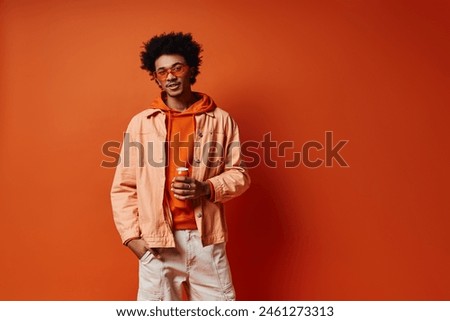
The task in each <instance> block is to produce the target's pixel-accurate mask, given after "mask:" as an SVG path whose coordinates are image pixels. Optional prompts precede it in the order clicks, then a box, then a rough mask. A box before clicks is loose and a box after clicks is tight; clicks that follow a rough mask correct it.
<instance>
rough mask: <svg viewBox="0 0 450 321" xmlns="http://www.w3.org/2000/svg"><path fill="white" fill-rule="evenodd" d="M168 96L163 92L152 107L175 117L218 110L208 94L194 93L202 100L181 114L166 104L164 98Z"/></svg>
mask: <svg viewBox="0 0 450 321" xmlns="http://www.w3.org/2000/svg"><path fill="white" fill-rule="evenodd" d="M166 95H167V94H166V93H165V92H161V95H159V96H158V98H156V99H155V100H154V101H153V102H152V104H151V107H152V108H156V109H160V110H163V111H164V112H168V113H169V114H171V116H173V117H183V116H192V115H197V114H201V113H206V112H208V111H212V110H214V109H215V108H216V103H215V102H214V101H213V100H212V98H211V97H209V96H208V95H207V94H204V93H200V92H194V95H195V96H197V97H198V98H200V99H198V100H197V101H196V102H195V103H193V104H192V105H190V106H189V107H188V108H187V109H185V110H184V111H182V112H180V111H178V110H175V109H172V108H170V107H169V106H167V105H166V103H165V102H164V98H165V96H166Z"/></svg>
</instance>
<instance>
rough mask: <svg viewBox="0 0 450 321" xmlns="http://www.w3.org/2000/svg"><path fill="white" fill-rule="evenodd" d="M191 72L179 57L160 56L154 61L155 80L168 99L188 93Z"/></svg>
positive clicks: (182, 58) (184, 61)
mask: <svg viewBox="0 0 450 321" xmlns="http://www.w3.org/2000/svg"><path fill="white" fill-rule="evenodd" d="M190 76H191V70H190V68H189V66H188V65H187V64H186V60H185V59H184V57H183V56H180V55H162V56H160V57H159V58H158V59H156V60H155V78H156V81H157V82H158V84H159V85H160V86H161V89H162V90H163V91H165V92H166V93H167V95H168V96H170V97H178V96H180V95H182V94H183V93H186V92H190V90H191V83H190V80H189V79H190Z"/></svg>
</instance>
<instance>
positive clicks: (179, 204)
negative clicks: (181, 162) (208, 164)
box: [173, 167, 189, 208]
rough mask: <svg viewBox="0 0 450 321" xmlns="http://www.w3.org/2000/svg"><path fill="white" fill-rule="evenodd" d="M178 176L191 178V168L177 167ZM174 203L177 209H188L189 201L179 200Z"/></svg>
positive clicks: (176, 199) (174, 200)
mask: <svg viewBox="0 0 450 321" xmlns="http://www.w3.org/2000/svg"><path fill="white" fill-rule="evenodd" d="M177 176H185V177H188V176H189V168H187V167H177ZM173 203H174V205H175V207H179V208H185V207H188V206H189V204H188V200H180V199H178V198H175V197H174V199H173Z"/></svg>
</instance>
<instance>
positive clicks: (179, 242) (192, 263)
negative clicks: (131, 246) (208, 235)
mask: <svg viewBox="0 0 450 321" xmlns="http://www.w3.org/2000/svg"><path fill="white" fill-rule="evenodd" d="M174 236H175V244H176V248H161V249H157V250H158V251H159V253H160V254H161V259H157V258H156V257H155V256H154V255H153V254H152V253H151V252H150V251H148V252H147V253H145V254H144V256H143V257H142V258H141V259H140V260H139V291H138V300H152V301H155V300H157V301H158V300H181V291H182V290H181V287H182V284H181V283H182V282H186V284H187V285H188V291H187V292H188V295H189V300H208V301H232V300H235V292H234V287H233V283H232V280H231V271H230V266H229V264H228V259H227V255H226V252H225V243H220V244H213V245H208V246H205V247H203V245H202V242H201V240H200V237H199V233H198V231H196V230H195V231H190V230H181V231H174Z"/></svg>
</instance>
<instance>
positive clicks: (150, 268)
mask: <svg viewBox="0 0 450 321" xmlns="http://www.w3.org/2000/svg"><path fill="white" fill-rule="evenodd" d="M162 269H163V263H162V261H161V260H158V259H157V258H155V256H154V255H153V253H151V252H150V251H147V252H146V253H145V254H144V255H143V256H142V257H141V258H140V259H139V291H138V300H139V301H142V300H149V301H159V300H162V286H161V284H162Z"/></svg>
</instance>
